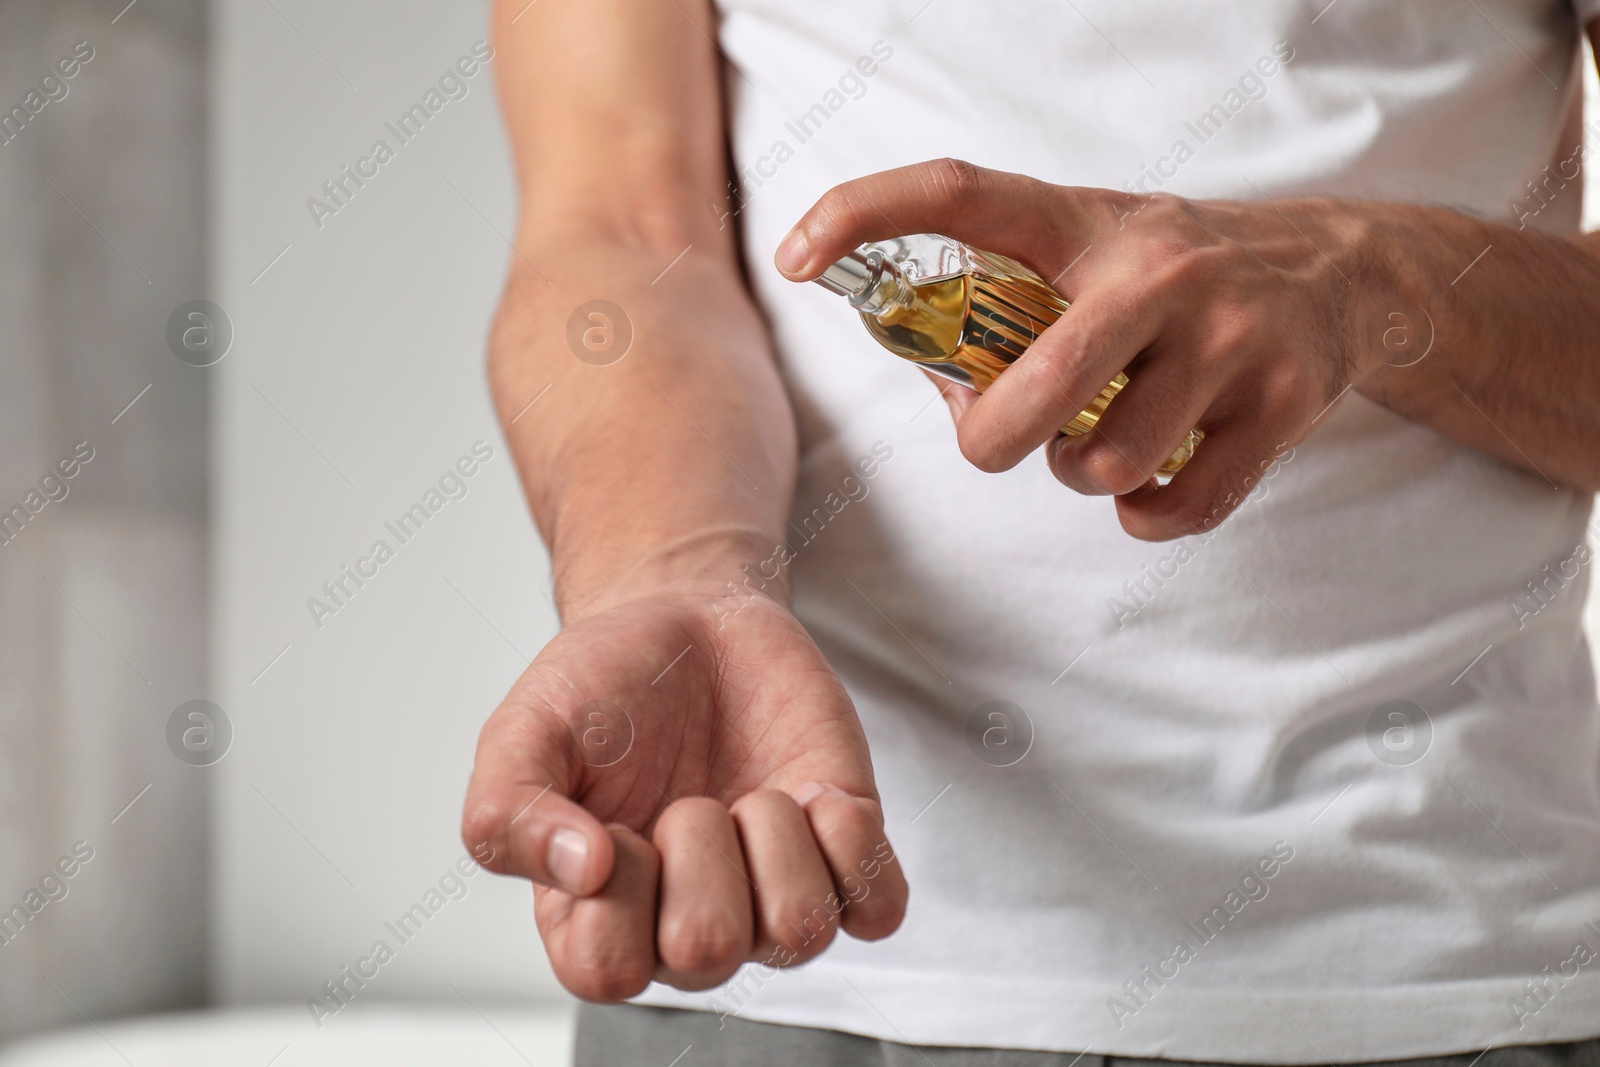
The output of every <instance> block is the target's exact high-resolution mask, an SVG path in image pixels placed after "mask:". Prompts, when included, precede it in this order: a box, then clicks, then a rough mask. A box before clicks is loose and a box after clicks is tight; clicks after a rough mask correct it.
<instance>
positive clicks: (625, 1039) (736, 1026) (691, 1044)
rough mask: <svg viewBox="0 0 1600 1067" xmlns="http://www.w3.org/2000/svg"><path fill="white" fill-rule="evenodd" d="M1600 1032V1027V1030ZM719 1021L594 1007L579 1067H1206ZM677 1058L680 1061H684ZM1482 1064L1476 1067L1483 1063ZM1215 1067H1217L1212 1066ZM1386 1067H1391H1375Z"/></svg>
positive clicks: (1528, 1051)
mask: <svg viewBox="0 0 1600 1067" xmlns="http://www.w3.org/2000/svg"><path fill="white" fill-rule="evenodd" d="M1595 1026H1596V1028H1600V1019H1597V1020H1596V1021H1595ZM717 1027H718V1016H717V1015H716V1014H715V1013H712V1012H702V1011H680V1010H677V1009H674V1008H645V1007H639V1006H637V1005H633V1004H622V1005H618V1006H615V1007H601V1006H598V1005H593V1004H585V1005H584V1006H583V1007H582V1008H581V1009H580V1010H579V1012H578V1045H577V1056H576V1067H668V1065H669V1064H670V1065H671V1067H752V1065H755V1067H1069V1065H1074V1067H1174V1065H1177V1067H1200V1065H1195V1064H1190V1063H1188V1062H1187V1061H1184V1060H1141V1059H1129V1058H1125V1057H1121V1056H1097V1055H1083V1056H1078V1055H1075V1054H1073V1053H1067V1052H1022V1051H1018V1050H1015V1049H989V1048H934V1047H914V1046H911V1045H902V1044H898V1043H896V1042H893V1041H878V1040H875V1039H873V1038H870V1037H857V1036H856V1035H854V1034H841V1033H838V1032H837V1031H834V1030H813V1029H811V1028H809V1027H804V1026H774V1025H773V1024H771V1023H758V1022H751V1021H750V1020H748V1019H728V1020H727V1022H726V1026H725V1028H724V1029H721V1030H719V1029H718V1028H717ZM674 1057H676V1058H674ZM1474 1060H1476V1062H1475V1063H1474ZM1401 1064H1403V1065H1405V1067H1600V1038H1595V1039H1593V1040H1589V1041H1575V1042H1571V1043H1568V1044H1560V1045H1520V1046H1508V1047H1506V1048H1496V1049H1490V1050H1489V1051H1487V1052H1483V1053H1471V1052H1469V1053H1465V1054H1463V1055H1460V1056H1431V1057H1428V1058H1425V1059H1416V1060H1396V1061H1392V1064H1390V1065H1387V1067H1397V1065H1401ZM1207 1067H1210V1065H1207ZM1374 1067H1386V1065H1381V1064H1379V1065H1374Z"/></svg>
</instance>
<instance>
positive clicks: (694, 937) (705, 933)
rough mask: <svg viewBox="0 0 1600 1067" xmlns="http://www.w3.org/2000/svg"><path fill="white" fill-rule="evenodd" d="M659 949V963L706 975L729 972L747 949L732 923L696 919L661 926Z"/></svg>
mask: <svg viewBox="0 0 1600 1067" xmlns="http://www.w3.org/2000/svg"><path fill="white" fill-rule="evenodd" d="M658 947H659V949H660V952H661V959H662V961H663V962H664V963H665V964H666V965H667V966H668V967H670V968H672V969H673V970H674V971H679V972H683V973H687V974H707V973H721V972H723V971H731V970H732V969H733V968H734V967H737V966H738V965H739V962H740V961H741V960H743V959H744V956H745V952H746V950H747V949H748V947H749V946H747V945H746V944H745V943H744V937H743V936H742V935H741V934H740V933H739V931H738V930H736V929H734V927H733V924H732V923H729V922H725V921H721V920H718V919H704V918H696V919H690V920H680V921H671V922H667V923H664V924H663V925H662V927H661V930H660V933H659V935H658Z"/></svg>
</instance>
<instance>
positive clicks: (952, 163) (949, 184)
mask: <svg viewBox="0 0 1600 1067" xmlns="http://www.w3.org/2000/svg"><path fill="white" fill-rule="evenodd" d="M928 177H929V181H930V182H931V183H932V184H933V185H934V187H935V188H937V189H939V190H940V191H941V192H943V194H944V196H945V198H946V199H947V200H949V201H950V203H951V204H952V205H954V206H955V207H956V208H958V209H959V208H962V207H966V206H968V205H970V204H972V203H973V202H975V201H976V200H978V199H979V198H980V197H981V196H982V195H983V189H984V186H985V184H986V183H985V179H984V171H983V168H982V167H979V166H978V165H976V164H974V163H969V162H967V161H966V160H964V159H953V158H951V157H948V156H946V157H945V158H943V159H936V160H933V161H932V162H930V163H929V164H928Z"/></svg>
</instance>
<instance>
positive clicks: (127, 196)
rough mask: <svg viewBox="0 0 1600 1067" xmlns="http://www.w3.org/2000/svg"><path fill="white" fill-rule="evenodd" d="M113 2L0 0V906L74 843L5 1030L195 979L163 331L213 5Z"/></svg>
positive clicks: (185, 521)
mask: <svg viewBox="0 0 1600 1067" xmlns="http://www.w3.org/2000/svg"><path fill="white" fill-rule="evenodd" d="M123 2H124V3H125V2H126V0H123ZM121 6H122V5H121V4H115V5H108V4H106V3H100V2H92V0H52V2H50V3H39V2H37V0H0V109H3V110H4V111H5V112H7V113H9V112H10V111H11V109H12V108H14V107H18V106H22V105H23V104H24V102H25V100H26V98H27V94H28V93H29V92H30V91H40V96H39V97H36V98H35V99H42V100H46V101H47V102H46V103H44V105H43V106H42V107H41V108H40V109H39V111H38V113H37V114H34V115H31V117H30V118H29V120H28V121H27V122H26V124H19V123H17V122H16V120H14V119H13V124H12V126H11V127H9V128H8V129H7V131H6V133H5V134H4V137H3V140H4V143H0V235H3V242H4V243H3V248H4V262H3V263H0V330H3V332H0V511H9V510H10V509H11V508H13V507H15V506H19V505H22V506H24V514H25V515H28V516H29V517H28V518H27V519H26V522H25V523H22V522H21V520H13V525H12V526H10V527H7V528H5V533H4V534H3V537H4V541H5V543H3V544H0V633H3V634H4V639H3V640H0V910H9V909H10V908H12V907H13V906H15V905H17V904H19V903H21V902H22V901H23V900H24V898H25V895H26V894H27V892H28V891H29V890H30V888H32V889H35V890H37V889H38V888H39V887H40V884H41V881H42V880H43V879H45V878H46V877H47V876H50V875H51V873H52V869H53V868H54V867H55V865H56V864H57V863H58V862H59V861H60V860H61V859H62V858H63V857H64V856H70V855H71V852H72V849H73V846H74V845H75V844H77V843H78V842H83V846H80V851H81V852H89V853H92V859H90V860H89V861H88V862H87V863H83V864H81V865H80V866H79V867H78V868H77V869H76V870H75V873H74V875H73V876H72V877H71V878H67V879H61V880H60V882H59V887H57V886H56V885H54V884H47V885H46V886H45V892H47V893H48V894H49V895H50V896H59V894H60V893H62V892H65V894H66V895H65V896H64V897H61V898H60V899H58V900H52V901H51V902H50V903H49V904H48V905H47V906H46V907H45V908H44V909H43V910H42V911H40V912H39V914H38V915H37V916H36V917H35V918H33V919H32V920H31V921H30V922H28V924H27V925H26V926H25V927H23V928H21V929H20V931H19V932H18V933H16V935H15V936H14V937H11V938H10V939H9V941H8V943H5V944H3V945H0V1038H3V1037H5V1036H7V1035H10V1034H14V1033H19V1032H21V1031H23V1030H27V1029H32V1028H35V1027H40V1026H44V1025H47V1024H52V1023H63V1022H68V1021H72V1022H76V1021H77V1020H78V1011H79V1010H80V1009H81V1010H82V1011H83V1012H85V1013H87V1014H89V1015H102V1014H115V1013H120V1012H132V1011H139V1010H149V1009H157V1008H170V1007H178V1006H184V1005H193V1004H197V1003H199V1002H200V1001H201V999H202V997H203V996H204V993H205V989H206V951H207V950H206V929H207V920H206V906H207V893H206V882H207V877H206V872H207V859H206V856H207V845H206V803H207V798H208V796H209V795H210V786H211V785H212V783H211V782H210V781H209V780H208V778H207V776H206V775H205V774H204V773H203V772H201V771H199V770H198V769H197V768H195V767H192V766H187V765H185V764H184V763H182V762H180V761H179V760H177V759H175V758H174V757H173V755H172V753H171V752H170V751H169V750H168V747H167V744H166V741H165V728H166V722H167V719H168V717H169V716H170V714H171V713H172V711H173V710H174V709H175V708H176V707H177V706H178V705H180V704H182V703H184V702H186V701H189V700H193V699H197V698H204V697H206V696H207V695H208V693H207V689H206V676H205V665H206V645H207V640H208V636H209V633H210V628H209V612H208V607H207V592H206V560H207V537H206V519H207V499H208V494H207V488H206V471H207V464H206V456H207V454H208V447H207V440H208V421H207V415H206V411H207V403H206V393H207V388H208V382H207V380H206V376H205V374H204V372H202V371H200V370H198V369H196V368H194V367H190V366H188V365H186V364H184V363H181V362H180V361H178V360H177V359H175V358H174V357H173V356H172V354H171V353H170V352H169V351H168V349H167V345H166V341H165V323H166V320H167V318H168V316H169V314H170V313H171V312H172V310H173V309H174V308H175V307H177V306H178V305H179V304H180V303H182V302H184V301H187V300H190V299H193V298H195V297H199V296H203V295H204V288H205V286H204V277H205V245H204V232H205V200H206V188H207V186H206V178H205V174H206V166H205V164H206V156H205V142H206V92H205V84H204V74H205V52H204V45H205V39H206V13H205V4H204V2H203V0H142V2H140V3H139V4H138V6H137V7H136V8H134V9H133V11H130V12H129V13H127V14H126V15H124V16H123V17H122V18H120V19H119V18H116V17H115V16H117V14H118V11H119V10H120V8H121ZM84 56H88V57H92V58H88V59H87V61H86V62H78V64H77V67H76V69H75V71H74V74H73V76H71V77H66V78H63V77H62V76H61V75H60V71H59V69H58V68H57V66H56V64H57V63H58V61H60V60H62V59H64V58H70V59H74V60H77V59H78V58H79V57H84ZM70 66H71V64H69V67H70ZM46 78H50V79H52V80H50V81H48V82H46V81H44V80H45V79H46ZM41 83H43V88H42V89H41ZM130 404H131V406H129V405H130ZM80 443H81V444H80ZM75 446H78V452H79V455H81V456H90V455H92V458H90V459H88V461H87V462H83V463H79V464H78V466H77V468H76V470H75V472H74V476H73V477H72V478H70V479H59V471H57V470H56V464H57V463H58V462H59V461H61V460H62V459H63V458H64V457H69V456H71V455H72V454H73V452H74V450H75ZM68 466H69V469H71V463H70V462H69V465H68ZM53 472H55V474H56V478H54V479H50V480H48V481H45V480H46V479H47V476H50V475H52V473H53ZM57 479H59V480H57ZM42 481H45V484H44V486H42V487H41V482H42ZM63 490H64V491H65V493H66V495H65V496H64V497H62V498H61V499H56V500H53V499H51V497H53V496H59V495H60V493H61V492H62V491H63ZM30 491H33V492H35V493H36V494H37V495H35V496H34V497H32V498H31V499H30V498H29V497H28V493H29V492H30ZM35 508H37V514H32V513H31V512H32V510H33V509H35ZM18 523H21V524H20V528H19V526H18V525H17V524H18ZM130 804H131V805H132V806H131V807H130V806H129V805H130ZM56 877H57V878H59V874H57V875H56ZM42 895H43V894H42Z"/></svg>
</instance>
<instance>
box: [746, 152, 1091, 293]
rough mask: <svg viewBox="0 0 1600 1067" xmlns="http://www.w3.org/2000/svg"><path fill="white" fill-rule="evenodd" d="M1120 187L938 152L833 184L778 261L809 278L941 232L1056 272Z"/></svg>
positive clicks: (792, 274)
mask: <svg viewBox="0 0 1600 1067" xmlns="http://www.w3.org/2000/svg"><path fill="white" fill-rule="evenodd" d="M1118 197H1123V194H1117V193H1110V192H1108V191H1106V190H1102V189H1076V188H1069V187H1066V186H1057V185H1050V184H1049V183H1046V182H1042V181H1039V180H1038V179H1036V178H1030V177H1028V176H1027V175H1025V174H1012V173H1009V172H1007V171H999V170H989V169H987V168H984V167H979V166H975V165H974V164H971V163H968V162H966V161H964V160H959V159H935V160H931V161H929V162H926V163H916V164H913V165H911V166H909V167H897V168H895V169H894V170H886V171H880V172H878V173H876V174H868V175H866V176H865V177H862V178H857V179H855V180H853V181H848V182H845V183H844V184H842V185H836V186H834V187H833V188H832V189H829V190H828V191H827V192H826V193H824V194H823V195H822V198H821V199H820V200H818V201H817V202H816V203H815V204H813V205H812V206H811V209H810V210H809V211H807V212H806V213H805V214H804V215H803V216H801V218H800V221H799V222H797V223H796V224H795V227H794V229H793V230H791V231H789V235H788V236H787V237H785V238H784V240H783V242H782V243H781V244H780V245H779V246H778V251H777V254H776V256H775V257H774V261H775V263H776V265H777V267H778V270H779V272H780V273H782V274H783V275H784V276H785V277H786V278H788V279H790V280H791V281H809V280H811V279H812V278H815V277H816V276H817V275H819V274H821V273H822V271H823V269H824V268H825V267H827V266H828V265H829V264H830V263H833V262H834V261H836V260H838V259H839V258H840V257H841V256H843V255H845V254H846V253H847V252H850V251H852V250H853V249H855V248H856V247H858V246H859V245H861V244H863V243H865V242H868V241H881V240H884V239H886V238H890V237H901V236H905V235H906V234H913V233H938V234H943V235H945V236H947V237H954V238H956V239H957V240H961V241H970V242H971V243H972V244H974V245H976V246H978V247H979V248H982V249H984V250H986V251H989V252H998V253H1000V254H1001V255H1004V256H1010V257H1011V258H1013V259H1017V260H1021V261H1022V262H1023V263H1025V264H1027V265H1028V266H1029V267H1031V268H1032V269H1034V270H1035V271H1038V272H1039V273H1041V274H1043V275H1044V276H1045V277H1050V276H1051V275H1052V274H1055V273H1058V272H1059V271H1060V270H1061V268H1062V267H1064V266H1066V265H1067V264H1068V263H1069V262H1071V261H1072V259H1073V258H1074V257H1076V256H1077V255H1078V254H1079V253H1080V252H1082V251H1083V250H1084V248H1086V247H1087V246H1088V245H1089V244H1090V243H1091V242H1092V241H1093V240H1094V236H1095V234H1096V233H1097V232H1098V231H1099V229H1100V228H1101V227H1103V226H1104V225H1105V224H1106V222H1107V220H1111V221H1114V220H1115V218H1116V217H1117V216H1116V214H1115V212H1114V211H1111V210H1109V209H1110V208H1111V207H1112V206H1113V205H1114V203H1115V201H1116V199H1117V198H1118Z"/></svg>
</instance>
